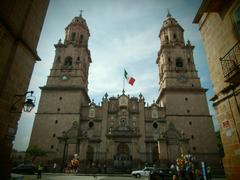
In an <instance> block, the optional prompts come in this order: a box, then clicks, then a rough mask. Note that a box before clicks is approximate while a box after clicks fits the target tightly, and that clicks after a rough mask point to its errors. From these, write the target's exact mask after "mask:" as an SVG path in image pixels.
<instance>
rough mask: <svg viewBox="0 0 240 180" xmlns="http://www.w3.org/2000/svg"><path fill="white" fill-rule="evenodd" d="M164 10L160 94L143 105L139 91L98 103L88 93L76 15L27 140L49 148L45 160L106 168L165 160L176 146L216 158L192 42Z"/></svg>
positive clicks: (176, 152) (80, 21)
mask: <svg viewBox="0 0 240 180" xmlns="http://www.w3.org/2000/svg"><path fill="white" fill-rule="evenodd" d="M183 32H184V30H183V28H182V27H181V26H180V25H179V24H178V22H177V21H176V20H175V19H174V18H173V17H172V16H171V14H170V13H168V14H167V17H166V19H165V20H164V22H163V25H162V28H161V30H160V34H159V37H160V41H161V49H160V51H159V53H158V57H157V60H156V64H157V66H158V68H159V78H160V82H159V85H160V94H159V97H158V99H157V100H156V101H154V102H153V103H152V104H151V105H147V104H146V102H145V100H144V97H143V95H142V94H141V93H140V94H139V96H138V97H133V96H130V95H127V94H126V93H125V91H124V90H123V91H122V93H121V94H120V95H117V96H115V97H114V96H113V97H109V96H108V94H107V93H106V94H105V95H104V96H103V98H102V102H101V104H99V105H97V104H95V102H94V101H93V100H90V97H89V95H88V71H89V67H90V63H92V59H91V55H90V50H89V49H88V40H89V36H90V33H89V29H88V26H87V23H86V20H85V19H84V18H83V17H82V15H80V16H77V17H74V18H73V20H72V22H71V23H70V24H69V25H68V26H67V27H66V28H65V34H66V36H65V38H64V41H63V42H62V41H61V40H59V42H58V43H57V44H55V48H56V55H55V59H54V62H53V66H52V69H51V72H50V75H49V76H48V80H47V84H46V85H45V86H44V87H41V89H42V93H41V98H40V103H39V108H38V111H37V114H36V117H35V121H34V126H33V131H32V136H31V140H30V146H31V145H37V146H39V147H41V148H43V149H45V150H46V151H48V157H47V158H46V159H45V161H46V162H47V161H48V162H49V163H53V162H57V163H58V164H61V165H64V164H65V163H66V162H69V160H71V159H72V158H73V155H74V154H78V155H79V159H80V166H81V168H80V171H84V172H90V171H91V169H92V168H94V166H99V167H104V164H105V166H106V167H107V170H108V172H113V171H126V170H130V169H132V168H141V167H143V166H145V165H146V164H154V163H155V164H156V163H160V165H161V166H164V165H165V166H169V164H170V163H175V160H176V158H177V157H179V156H180V154H181V153H191V154H193V155H194V156H196V157H197V159H199V160H201V161H206V162H207V163H209V164H212V165H216V164H217V163H218V160H219V156H218V151H217V146H216V140H215V134H214V129H213V123H212V118H211V116H210V115H209V110H208V105H207V99H206V94H205V93H206V89H204V88H202V87H201V83H200V79H199V77H198V74H197V70H196V68H195V64H194V59H193V49H194V46H193V45H191V43H190V41H187V43H185V40H184V34H183Z"/></svg>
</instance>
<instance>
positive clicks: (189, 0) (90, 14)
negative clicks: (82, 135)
mask: <svg viewBox="0 0 240 180" xmlns="http://www.w3.org/2000/svg"><path fill="white" fill-rule="evenodd" d="M200 4H201V0H194V1H193V0H101V1H100V0H51V1H50V4H49V7H48V11H47V14H46V18H45V22H44V25H43V28H42V33H41V36H40V39H39V44H38V48H37V51H38V54H39V56H40V57H41V59H42V61H40V62H37V63H36V65H35V68H34V72H33V75H32V79H31V82H30V86H29V90H33V91H34V94H35V96H36V98H37V101H39V98H40V89H39V87H40V86H44V85H45V84H46V80H47V76H48V75H49V73H50V68H51V67H52V63H53V59H54V56H55V48H54V46H53V45H54V44H55V43H57V42H58V40H59V39H60V38H61V39H63V38H64V33H65V31H64V28H65V27H66V26H67V25H68V24H69V23H70V22H71V20H72V19H73V18H74V17H75V16H78V15H79V11H80V10H81V9H83V10H84V12H83V17H84V18H85V19H86V21H87V24H88V27H89V30H90V34H91V36H90V39H89V49H90V51H91V57H92V64H91V65H90V70H89V95H90V98H91V99H94V101H95V103H100V102H101V99H102V97H103V95H104V94H105V93H106V92H107V93H108V94H109V95H110V96H111V95H115V96H116V95H117V94H120V93H121V91H122V88H123V68H125V69H126V70H127V71H128V73H129V74H130V75H132V76H133V77H135V79H136V82H135V84H134V86H133V87H131V86H128V85H127V84H126V87H125V89H126V93H127V94H130V95H131V96H138V95H139V93H140V92H141V93H142V94H143V95H144V97H145V99H146V102H148V103H149V104H151V103H152V101H153V100H154V99H157V97H158V94H159V85H158V82H159V77H158V69H157V65H156V64H155V62H156V58H157V52H158V51H159V49H160V40H159V37H158V35H159V31H160V28H161V26H162V22H163V20H164V19H165V17H166V14H167V8H169V9H170V12H171V14H172V16H173V17H174V18H175V19H176V20H177V21H178V22H179V24H180V25H181V26H182V27H183V28H184V29H185V31H184V34H185V35H184V37H185V41H187V40H190V41H191V42H192V44H193V45H195V50H194V57H195V64H196V67H197V69H198V71H199V76H200V78H201V83H202V86H203V87H204V88H208V89H209V91H208V92H207V98H208V100H209V98H210V97H211V96H212V95H213V92H212V85H211V81H210V78H209V72H208V67H207V64H206V56H205V51H204V47H203V44H202V40H201V36H200V32H199V30H198V25H196V24H192V21H193V18H194V16H195V14H196V12H197V10H198V8H199V6H200ZM209 108H210V114H211V115H213V119H214V121H215V114H214V110H213V108H212V105H211V104H210V103H209ZM36 111H37V107H36V108H35V109H34V110H33V112H31V113H23V114H22V116H21V119H20V121H19V125H18V131H17V135H16V139H15V142H14V148H15V149H18V150H25V149H26V148H27V146H28V143H29V139H30V136H31V131H32V126H33V121H34V116H35V113H36ZM216 124H217V123H215V128H217V125H216Z"/></svg>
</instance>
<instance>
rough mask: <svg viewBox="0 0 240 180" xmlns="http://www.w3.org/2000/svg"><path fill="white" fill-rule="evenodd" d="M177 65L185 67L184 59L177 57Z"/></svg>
mask: <svg viewBox="0 0 240 180" xmlns="http://www.w3.org/2000/svg"><path fill="white" fill-rule="evenodd" d="M176 67H183V60H182V59H181V58H177V59H176Z"/></svg>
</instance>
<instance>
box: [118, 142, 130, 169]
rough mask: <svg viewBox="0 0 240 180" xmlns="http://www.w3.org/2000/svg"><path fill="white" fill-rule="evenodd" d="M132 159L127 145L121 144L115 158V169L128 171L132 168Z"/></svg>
mask: <svg viewBox="0 0 240 180" xmlns="http://www.w3.org/2000/svg"><path fill="white" fill-rule="evenodd" d="M131 161H132V157H131V156H130V153H129V147H128V145H127V144H126V143H119V144H118V147H117V153H116V155H115V156H114V167H115V168H116V169H118V170H119V171H127V170H128V169H129V168H130V167H131Z"/></svg>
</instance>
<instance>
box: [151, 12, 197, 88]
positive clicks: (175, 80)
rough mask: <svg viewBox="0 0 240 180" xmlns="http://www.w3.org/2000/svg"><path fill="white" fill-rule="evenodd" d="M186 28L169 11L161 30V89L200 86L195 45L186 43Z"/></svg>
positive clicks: (159, 58)
mask: <svg viewBox="0 0 240 180" xmlns="http://www.w3.org/2000/svg"><path fill="white" fill-rule="evenodd" d="M183 33H184V29H183V28H182V27H181V26H180V25H179V24H178V22H177V21H176V20H175V19H174V18H173V17H172V16H171V14H170V13H169V12H168V14H167V17H166V19H165V21H164V22H163V25H162V28H161V30H160V34H159V38H160V41H161V49H160V51H159V53H158V58H157V61H156V63H157V64H158V68H159V79H160V82H159V84H160V91H163V90H164V89H165V88H169V87H172V88H190V87H195V88H200V87H201V85H200V80H199V77H198V75H197V71H196V68H195V64H194V59H193V49H194V46H192V45H191V43H190V41H187V43H186V44H185V41H184V36H183V35H184V34H183Z"/></svg>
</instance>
